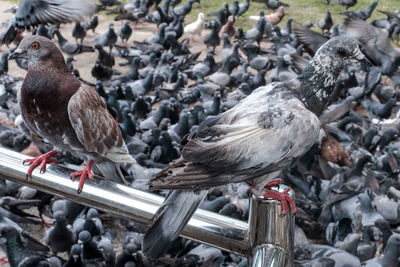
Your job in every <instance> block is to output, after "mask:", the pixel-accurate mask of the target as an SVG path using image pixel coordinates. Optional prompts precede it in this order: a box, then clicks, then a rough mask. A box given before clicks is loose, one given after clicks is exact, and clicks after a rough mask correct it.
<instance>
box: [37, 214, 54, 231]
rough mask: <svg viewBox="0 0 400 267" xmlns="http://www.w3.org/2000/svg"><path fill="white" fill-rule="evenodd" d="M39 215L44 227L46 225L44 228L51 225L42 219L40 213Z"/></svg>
mask: <svg viewBox="0 0 400 267" xmlns="http://www.w3.org/2000/svg"><path fill="white" fill-rule="evenodd" d="M39 217H40V220H41V221H42V224H43V226H44V227H46V228H50V227H51V224H50V223H48V222H46V221H45V220H44V219H43V216H42V214H39Z"/></svg>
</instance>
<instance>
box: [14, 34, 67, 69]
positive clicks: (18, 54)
mask: <svg viewBox="0 0 400 267" xmlns="http://www.w3.org/2000/svg"><path fill="white" fill-rule="evenodd" d="M15 58H22V59H26V60H27V61H28V67H30V66H33V65H36V64H37V63H38V62H47V63H52V64H54V65H59V66H64V68H66V65H65V61H64V57H63V55H62V53H61V51H60V50H59V49H58V48H57V47H56V46H55V44H54V43H53V42H52V41H51V40H49V39H47V38H46V37H42V36H39V35H32V36H27V37H25V38H24V39H22V41H21V43H20V44H19V46H18V48H17V49H15V51H14V52H13V53H12V54H11V55H10V56H9V58H8V59H15Z"/></svg>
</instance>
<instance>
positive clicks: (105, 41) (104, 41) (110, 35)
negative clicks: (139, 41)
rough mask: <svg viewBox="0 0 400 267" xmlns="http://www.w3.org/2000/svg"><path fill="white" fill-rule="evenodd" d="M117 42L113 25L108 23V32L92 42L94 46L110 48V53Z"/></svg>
mask: <svg viewBox="0 0 400 267" xmlns="http://www.w3.org/2000/svg"><path fill="white" fill-rule="evenodd" d="M117 41H118V36H117V34H116V33H115V31H114V23H110V26H109V28H108V31H107V32H106V33H104V34H102V35H100V36H99V37H97V38H96V39H95V40H94V42H95V44H98V45H101V46H108V47H110V53H111V50H112V48H113V46H114V44H115V43H116V42H117Z"/></svg>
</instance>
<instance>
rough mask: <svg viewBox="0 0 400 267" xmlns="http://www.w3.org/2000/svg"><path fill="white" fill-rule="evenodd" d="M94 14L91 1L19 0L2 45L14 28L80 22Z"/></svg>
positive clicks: (94, 9) (94, 7)
mask: <svg viewBox="0 0 400 267" xmlns="http://www.w3.org/2000/svg"><path fill="white" fill-rule="evenodd" d="M95 12H96V5H95V4H94V3H93V2H92V1H91V0H20V1H19V4H18V9H17V12H16V13H15V15H14V17H13V18H12V19H11V22H10V23H9V24H8V27H7V29H6V30H5V32H4V33H3V34H5V36H4V37H3V39H2V43H3V42H4V40H6V39H7V38H9V36H10V35H12V34H13V33H14V32H15V29H16V28H17V29H25V28H28V29H29V28H30V27H32V26H37V25H39V24H48V23H51V24H60V23H68V22H73V21H82V20H83V19H84V18H85V17H86V16H91V15H93V14H94V13H95Z"/></svg>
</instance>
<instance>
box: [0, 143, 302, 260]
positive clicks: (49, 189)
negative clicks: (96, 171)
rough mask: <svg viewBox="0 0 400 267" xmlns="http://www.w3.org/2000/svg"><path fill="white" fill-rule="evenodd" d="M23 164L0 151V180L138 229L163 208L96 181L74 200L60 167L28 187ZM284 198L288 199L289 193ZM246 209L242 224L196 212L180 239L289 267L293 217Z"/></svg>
mask: <svg viewBox="0 0 400 267" xmlns="http://www.w3.org/2000/svg"><path fill="white" fill-rule="evenodd" d="M27 158H29V157H28V156H25V155H23V154H20V153H16V152H13V151H11V150H8V149H4V148H1V147H0V178H4V179H8V180H11V181H14V182H17V183H20V184H24V185H27V186H30V187H33V188H36V189H38V190H41V191H43V192H46V193H49V194H53V195H57V196H61V197H65V198H67V199H70V200H72V201H76V202H78V203H80V204H84V205H88V206H91V207H94V208H97V209H100V210H103V211H106V212H109V213H112V214H114V215H117V216H120V217H125V218H129V219H132V220H135V221H138V222H141V223H144V224H149V223H150V222H151V219H152V217H153V215H154V213H155V212H156V210H157V209H158V207H159V206H160V205H161V203H162V202H163V198H162V197H160V196H157V195H154V194H151V193H147V192H143V191H140V190H136V189H133V188H131V187H128V186H125V185H122V184H118V183H114V182H111V181H108V180H105V179H98V180H97V182H96V183H94V184H91V183H86V184H85V187H84V190H83V192H82V193H81V194H77V192H76V190H77V185H78V184H77V183H75V182H73V181H71V179H70V178H69V171H68V170H67V169H65V168H63V167H60V166H49V168H48V170H47V171H46V173H44V174H42V173H40V171H39V170H35V171H34V172H33V175H32V179H29V181H28V180H26V171H27V169H28V167H27V166H24V165H22V161H23V160H24V159H27ZM280 190H284V188H283V187H281V188H280ZM290 193H291V194H292V195H293V191H291V192H290ZM249 209H250V210H249V222H248V223H247V222H245V221H241V220H237V219H233V218H229V217H226V216H222V215H219V214H217V213H214V212H210V211H206V210H202V209H198V210H197V211H196V212H195V214H194V215H193V217H192V219H191V220H190V221H189V223H188V224H187V226H186V227H185V228H184V230H183V232H182V234H181V236H182V237H185V238H188V239H191V240H195V241H198V242H201V243H204V244H207V245H210V246H214V247H217V248H220V249H222V250H225V251H228V252H232V253H236V254H239V255H242V256H246V257H249V258H250V266H252V267H256V266H257V267H261V266H263V267H264V266H271V267H278V266H279V267H280V266H289V267H290V266H293V244H294V240H293V239H294V216H291V215H286V216H281V215H280V214H281V205H280V203H279V202H278V201H271V200H264V199H263V198H262V197H261V196H255V195H253V197H252V198H251V201H250V207H249Z"/></svg>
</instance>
